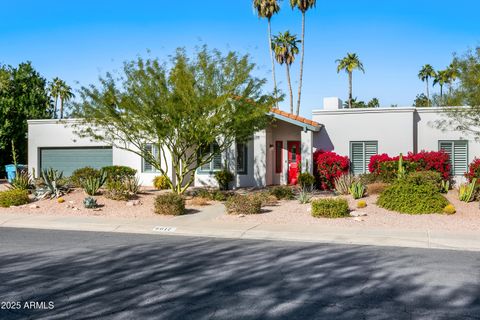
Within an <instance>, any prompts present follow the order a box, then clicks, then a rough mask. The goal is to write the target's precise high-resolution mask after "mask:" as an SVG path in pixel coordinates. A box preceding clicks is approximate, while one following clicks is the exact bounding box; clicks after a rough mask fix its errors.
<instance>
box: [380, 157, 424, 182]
mask: <svg viewBox="0 0 480 320" xmlns="http://www.w3.org/2000/svg"><path fill="white" fill-rule="evenodd" d="M398 163H399V161H384V162H381V163H380V173H379V174H378V178H379V179H380V180H381V181H382V182H387V183H389V182H394V181H395V180H397V179H398V175H399V174H398V168H399V164H398ZM402 168H403V169H404V174H405V175H408V174H410V173H412V172H415V171H416V170H417V168H418V163H416V162H413V161H403V163H402Z"/></svg>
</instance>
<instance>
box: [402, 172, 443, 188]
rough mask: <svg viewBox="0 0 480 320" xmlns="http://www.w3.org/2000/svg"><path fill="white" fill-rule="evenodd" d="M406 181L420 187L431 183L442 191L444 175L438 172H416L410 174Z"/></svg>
mask: <svg viewBox="0 0 480 320" xmlns="http://www.w3.org/2000/svg"><path fill="white" fill-rule="evenodd" d="M405 179H406V181H407V182H410V183H413V184H417V185H420V184H427V183H429V184H431V185H434V186H436V187H437V188H438V190H439V191H440V190H441V189H442V181H443V179H442V174H441V173H440V172H437V171H415V172H411V173H409V174H408V175H407V176H406V177H405Z"/></svg>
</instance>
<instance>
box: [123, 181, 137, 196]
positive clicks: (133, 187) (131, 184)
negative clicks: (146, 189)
mask: <svg viewBox="0 0 480 320" xmlns="http://www.w3.org/2000/svg"><path fill="white" fill-rule="evenodd" d="M125 185H126V187H127V189H128V192H130V193H131V194H133V195H135V194H137V193H139V192H140V186H141V185H140V179H139V178H138V177H128V178H127V180H126V181H125Z"/></svg>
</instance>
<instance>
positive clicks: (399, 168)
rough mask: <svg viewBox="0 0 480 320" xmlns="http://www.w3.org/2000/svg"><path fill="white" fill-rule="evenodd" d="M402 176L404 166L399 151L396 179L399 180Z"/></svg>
mask: <svg viewBox="0 0 480 320" xmlns="http://www.w3.org/2000/svg"><path fill="white" fill-rule="evenodd" d="M403 178H405V167H404V166H403V154H401V153H400V158H398V171H397V179H398V180H401V179H403Z"/></svg>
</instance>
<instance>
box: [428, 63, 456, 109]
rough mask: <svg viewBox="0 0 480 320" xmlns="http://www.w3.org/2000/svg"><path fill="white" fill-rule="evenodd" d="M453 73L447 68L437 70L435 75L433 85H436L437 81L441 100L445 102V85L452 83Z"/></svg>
mask: <svg viewBox="0 0 480 320" xmlns="http://www.w3.org/2000/svg"><path fill="white" fill-rule="evenodd" d="M453 76H454V75H452V73H451V72H450V71H449V70H448V69H447V70H440V71H438V72H437V74H436V75H435V78H434V79H433V85H434V86H435V85H436V84H437V83H438V85H439V86H440V102H441V103H443V101H442V99H443V86H444V85H445V84H451V83H452V81H453V78H452V77H453Z"/></svg>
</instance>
